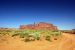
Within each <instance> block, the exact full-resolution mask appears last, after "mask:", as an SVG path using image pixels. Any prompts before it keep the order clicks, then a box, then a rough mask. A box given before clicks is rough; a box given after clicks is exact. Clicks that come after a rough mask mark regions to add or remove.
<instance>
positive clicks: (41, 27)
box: [20, 22, 57, 30]
mask: <svg viewBox="0 0 75 50" xmlns="http://www.w3.org/2000/svg"><path fill="white" fill-rule="evenodd" d="M20 29H33V30H45V29H47V30H57V27H56V26H54V25H53V24H49V23H45V22H40V23H37V24H35V23H34V24H29V25H20Z"/></svg>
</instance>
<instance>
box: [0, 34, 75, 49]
mask: <svg viewBox="0 0 75 50" xmlns="http://www.w3.org/2000/svg"><path fill="white" fill-rule="evenodd" d="M5 39H7V40H5V41H4V42H0V50H75V34H68V33H63V35H62V37H61V38H60V39H58V40H56V41H52V42H49V41H46V40H42V41H32V42H24V41H21V39H20V38H18V37H15V38H12V37H9V36H6V37H5Z"/></svg>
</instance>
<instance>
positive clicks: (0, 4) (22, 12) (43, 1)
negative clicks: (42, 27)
mask: <svg viewBox="0 0 75 50" xmlns="http://www.w3.org/2000/svg"><path fill="white" fill-rule="evenodd" d="M34 22H36V23H37V22H47V23H52V24H54V25H55V26H57V27H58V28H59V29H74V28H75V1H74V0H61V1H60V0H0V27H9V28H19V26H20V25H21V24H33V23H34Z"/></svg>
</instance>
